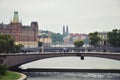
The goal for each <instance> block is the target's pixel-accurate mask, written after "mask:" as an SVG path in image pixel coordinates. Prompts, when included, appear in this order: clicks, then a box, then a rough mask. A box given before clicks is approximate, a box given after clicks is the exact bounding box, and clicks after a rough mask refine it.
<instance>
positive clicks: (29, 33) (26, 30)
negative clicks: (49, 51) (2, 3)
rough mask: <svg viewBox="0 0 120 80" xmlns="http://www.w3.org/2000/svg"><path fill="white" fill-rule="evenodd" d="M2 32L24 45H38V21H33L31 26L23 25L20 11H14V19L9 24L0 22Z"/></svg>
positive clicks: (0, 31)
mask: <svg viewBox="0 0 120 80" xmlns="http://www.w3.org/2000/svg"><path fill="white" fill-rule="evenodd" d="M0 33H2V34H9V35H11V36H12V37H13V38H14V39H15V43H16V44H22V45H24V46H27V47H28V46H37V38H38V23H37V22H31V25H30V26H25V25H22V23H21V22H20V21H19V17H18V12H14V17H13V20H12V21H11V22H10V23H9V24H4V23H1V24H0Z"/></svg>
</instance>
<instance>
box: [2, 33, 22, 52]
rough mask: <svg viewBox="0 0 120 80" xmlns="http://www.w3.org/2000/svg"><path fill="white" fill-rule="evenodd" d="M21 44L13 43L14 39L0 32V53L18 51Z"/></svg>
mask: <svg viewBox="0 0 120 80" xmlns="http://www.w3.org/2000/svg"><path fill="white" fill-rule="evenodd" d="M21 47H23V45H21V44H19V45H15V40H14V39H13V38H12V37H11V36H10V35H7V34H0V53H9V52H18V51H19V50H20V48H21Z"/></svg>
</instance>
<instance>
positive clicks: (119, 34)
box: [107, 29, 120, 47]
mask: <svg viewBox="0 0 120 80" xmlns="http://www.w3.org/2000/svg"><path fill="white" fill-rule="evenodd" d="M107 36H108V43H110V45H111V46H113V47H120V29H119V30H118V29H114V30H112V31H111V32H108V34H107Z"/></svg>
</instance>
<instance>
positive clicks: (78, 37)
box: [63, 33, 88, 44]
mask: <svg viewBox="0 0 120 80" xmlns="http://www.w3.org/2000/svg"><path fill="white" fill-rule="evenodd" d="M87 37H88V35H87V34H79V33H75V34H74V33H70V34H69V35H68V36H65V37H64V39H63V40H64V44H74V42H75V41H83V40H84V39H86V38H87Z"/></svg>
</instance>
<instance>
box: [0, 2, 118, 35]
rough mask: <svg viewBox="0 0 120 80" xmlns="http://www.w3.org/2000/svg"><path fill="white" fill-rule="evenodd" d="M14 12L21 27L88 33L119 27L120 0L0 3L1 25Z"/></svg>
mask: <svg viewBox="0 0 120 80" xmlns="http://www.w3.org/2000/svg"><path fill="white" fill-rule="evenodd" d="M14 11H18V12H19V19H20V20H22V24H23V25H30V23H31V21H37V22H38V23H39V29H41V30H50V31H53V32H59V33H62V28H63V25H68V26H69V32H71V33H72V32H73V33H89V32H94V31H101V32H102V31H110V30H112V29H115V28H120V0H0V23H1V22H4V23H6V24H8V23H9V22H10V20H11V19H12V18H13V14H14Z"/></svg>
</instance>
